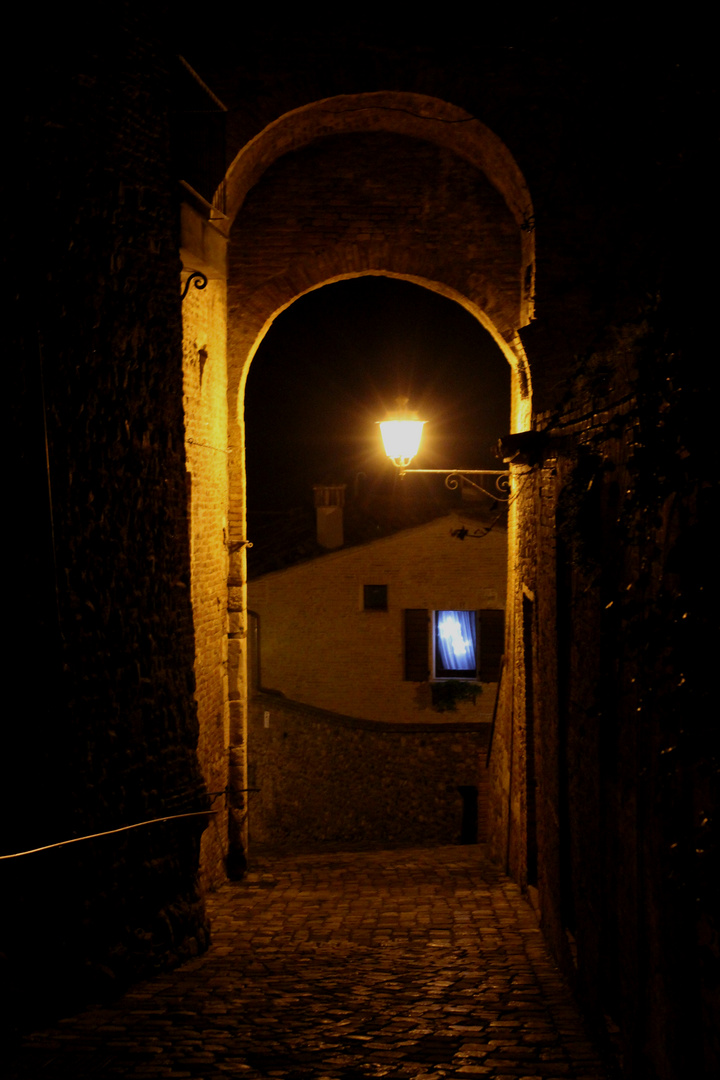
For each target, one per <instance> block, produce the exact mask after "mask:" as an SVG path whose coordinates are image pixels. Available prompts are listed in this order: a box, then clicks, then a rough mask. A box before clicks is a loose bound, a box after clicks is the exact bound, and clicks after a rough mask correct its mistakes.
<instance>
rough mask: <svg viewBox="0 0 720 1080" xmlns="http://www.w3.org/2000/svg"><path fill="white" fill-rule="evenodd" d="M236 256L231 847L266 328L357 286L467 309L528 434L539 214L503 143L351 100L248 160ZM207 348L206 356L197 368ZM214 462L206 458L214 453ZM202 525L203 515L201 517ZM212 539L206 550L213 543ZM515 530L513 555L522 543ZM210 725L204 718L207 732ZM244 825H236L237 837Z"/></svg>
mask: <svg viewBox="0 0 720 1080" xmlns="http://www.w3.org/2000/svg"><path fill="white" fill-rule="evenodd" d="M225 189H226V191H225V193H226V196H227V198H226V210H227V215H226V217H225V218H220V217H218V220H217V221H216V222H215V225H214V229H215V235H217V233H224V234H225V236H226V237H227V238H228V249H227V256H228V258H227V349H228V357H227V416H228V446H227V451H228V453H227V475H228V501H227V518H226V520H227V525H226V526H223V528H224V550H225V551H226V552H227V556H228V560H229V575H228V602H227V611H228V616H227V626H228V643H227V667H226V669H225V673H224V674H223V679H225V680H226V682H225V686H226V691H225V692H226V695H227V705H226V725H225V731H226V740H227V743H228V745H229V760H230V785H229V786H230V789H231V791H234V792H235V794H234V796H233V809H232V812H231V823H230V835H231V841H230V843H231V847H232V846H233V845H234V846H236V847H238V848H241V847H242V845H243V833H244V828H245V825H244V820H245V817H244V815H245V795H244V790H245V789H246V788H247V779H246V741H245V730H246V715H247V713H246V707H247V699H246V686H247V671H246V665H247V654H246V648H245V641H246V633H247V627H246V621H245V609H246V596H245V587H246V586H245V583H246V568H245V546H246V543H247V539H248V536H247V527H246V509H247V502H246V476H245V432H244V395H245V384H246V379H247V376H248V372H249V370H250V364H251V362H252V360H253V357H254V356H255V353H256V351H257V349H258V347H259V346H260V344H261V342H262V340H263V338H264V336H265V334H266V333H267V330H268V328H269V327H270V326H271V325H272V323H273V321H274V320H275V318H276V317H277V316H278V314H280V313H281V312H282V311H283V310H285V309H286V308H287V307H289V306H290V305H291V304H293V303H294V301H295V300H296V299H297V298H298V297H299V296H303V295H304V294H306V293H309V292H311V291H312V290H315V289H318V288H320V287H321V286H324V285H327V284H329V283H332V282H337V281H341V280H344V279H348V278H353V277H357V276H360V275H367V274H370V275H373V274H380V275H386V276H389V277H395V278H401V279H404V280H407V281H410V282H414V283H416V284H420V285H423V286H425V287H426V288H428V289H430V290H432V291H434V292H437V293H440V294H443V295H445V296H447V297H449V298H451V299H453V300H455V301H457V302H458V303H459V304H461V305H462V306H463V307H464V308H465V309H466V310H467V311H469V312H470V313H471V314H472V315H473V316H474V317H475V318H476V319H477V320H478V321H479V322H480V323H481V324H482V325H483V326H484V327H485V329H486V330H488V332H489V333H490V334H491V335H492V337H493V339H494V340H495V342H496V343H497V345H498V347H499V348H500V349H501V351H502V353H503V355H504V356H505V358H506V359H507V361H508V362H509V364H510V368H511V416H510V428H511V430H523V429H525V428H526V427H527V426H528V424H529V418H530V400H531V397H530V395H531V388H530V377H529V371H528V367H527V363H526V360H525V355H524V351H523V348H522V344H521V342H520V338H519V335H518V331H519V329H520V328H521V327H522V326H524V325H526V324H527V322H528V321H529V320H530V318H531V317H532V309H533V291H534V245H533V231H532V221H533V215H532V205H531V202H530V198H529V194H528V192H527V189H526V186H525V184H524V181H523V178H522V175H521V173H520V171H519V169H518V167H517V165H516V163H515V162H514V160H513V158H512V156H511V155H510V153H509V152H508V150H507V148H506V147H505V146H504V145H503V144H502V142H501V141H500V140H499V139H498V138H497V137H496V136H495V135H494V134H493V133H492V132H490V131H489V130H488V129H487V128H486V127H485V126H484V125H483V124H482V123H481V122H480V121H478V120H476V119H474V118H473V117H471V116H469V115H468V114H466V113H464V111H463V110H461V109H457V108H456V107H454V106H452V105H449V104H447V103H445V102H441V101H438V100H436V99H432V98H428V97H426V96H423V95H416V94H404V93H391V92H381V93H373V94H363V95H345V96H343V97H339V98H332V99H326V100H324V101H318V102H314V103H311V104H309V105H307V106H305V107H303V108H300V109H296V110H294V111H292V112H290V113H287V114H285V115H284V116H281V117H279V118H278V119H277V120H276V121H275V122H273V123H272V124H270V125H268V127H267V128H266V129H264V130H263V131H262V132H261V133H260V134H259V135H257V136H256V137H255V138H253V139H252V140H250V142H248V143H247V144H246V145H245V146H244V147H243V148H242V149H241V150H240V152H239V153H238V155H237V157H236V159H235V161H234V162H233V165H232V166H231V168H230V170H229V172H228V175H227V179H226V184H225ZM201 352H202V350H201V349H200V350H198V356H199V357H200V356H201ZM209 452H210V451H208V453H209ZM196 518H197V520H198V521H199V515H196ZM213 529H214V533H213V536H212V537H209V536H208V537H206V538H205V540H204V539H203V535H202V533H203V530H202V527H200V528H199V529H197V530H196V529H195V527H194V529H193V531H194V535H195V534H196V533H197V546H198V548H201V547H202V550H209V548H210V547H211V546H217V534H218V529H217V523H215V524H214V525H213ZM512 529H513V525H512V521H511V523H510V544H511V546H512V544H513V537H512ZM202 727H203V719H202V717H201V730H202ZM233 821H234V824H233Z"/></svg>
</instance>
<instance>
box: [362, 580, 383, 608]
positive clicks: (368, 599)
mask: <svg viewBox="0 0 720 1080" xmlns="http://www.w3.org/2000/svg"><path fill="white" fill-rule="evenodd" d="M363 608H364V610H365V611H387V585H363Z"/></svg>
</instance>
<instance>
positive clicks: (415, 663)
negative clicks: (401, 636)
mask: <svg viewBox="0 0 720 1080" xmlns="http://www.w3.org/2000/svg"><path fill="white" fill-rule="evenodd" d="M429 625H430V620H429V618H428V612H427V608H406V609H405V681H406V682H425V680H426V679H428V678H429V677H430V669H429V667H428V653H429V640H428V637H429Z"/></svg>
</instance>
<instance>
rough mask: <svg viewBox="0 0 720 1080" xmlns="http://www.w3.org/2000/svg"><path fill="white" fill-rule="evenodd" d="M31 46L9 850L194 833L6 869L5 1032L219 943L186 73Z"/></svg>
mask: <svg viewBox="0 0 720 1080" xmlns="http://www.w3.org/2000/svg"><path fill="white" fill-rule="evenodd" d="M59 40H62V38H60V39H59ZM33 41H34V43H36V44H37V48H38V52H37V53H35V52H34V53H33V56H32V60H31V61H29V62H28V66H27V67H26V68H24V69H23V75H22V77H21V79H20V87H19V88H18V96H17V101H18V103H19V106H18V113H19V116H18V117H17V127H16V130H15V131H14V132H13V134H14V135H17V139H18V143H17V154H18V158H17V160H18V161H22V168H20V169H18V171H17V175H16V177H15V180H14V183H15V187H14V188H13V191H12V195H11V194H10V193H9V192H8V191H7V190H6V191H5V192H4V195H3V206H4V208H5V209H10V211H11V213H10V215H9V217H8V219H7V220H6V223H5V232H4V236H5V241H6V245H7V249H8V250H9V251H10V252H11V260H10V261H11V265H12V266H13V268H14V286H13V290H14V298H15V300H16V308H15V314H16V319H15V321H14V322H13V323H11V324H10V341H9V342H8V343H7V344H8V350H9V353H11V354H12V357H13V363H12V365H11V367H10V369H9V371H8V375H9V377H11V384H10V386H9V387H8V402H9V403H10V409H9V413H8V421H9V425H10V432H9V434H10V438H9V440H8V445H9V451H8V453H9V457H10V460H9V462H8V474H9V477H10V478H11V479H10V481H9V483H8V485H7V488H6V495H7V498H8V505H9V506H10V507H11V508H12V514H13V517H14V519H15V520H16V522H17V523H18V528H17V530H16V532H15V534H14V539H13V544H12V551H11V557H10V562H9V565H12V573H11V574H9V575H8V581H7V583H6V601H7V603H8V610H12V611H13V612H14V617H13V627H12V630H11V632H10V635H9V637H10V640H9V642H8V645H7V647H8V649H9V655H8V657H7V661H8V669H9V670H10V671H12V673H13V675H12V677H13V681H14V686H15V689H16V694H15V696H14V698H13V701H14V703H13V704H12V705H11V706H10V712H11V716H10V717H9V718H8V723H7V725H6V727H5V729H4V736H3V737H4V746H3V760H4V762H5V765H6V770H5V777H4V780H3V796H4V797H6V798H7V799H8V805H7V807H6V808H5V811H4V813H3V853H15V852H22V851H26V850H28V849H34V848H38V847H41V846H44V845H52V844H55V843H59V842H62V841H66V840H70V839H73V838H79V837H83V836H87V835H89V834H95V833H101V832H107V831H108V830H113V829H119V828H123V827H125V826H131V825H134V824H136V823H138V822H143V821H148V820H151V819H155V818H159V817H163V816H167V815H172V814H177V813H195V812H197V813H198V816H194V817H188V818H182V819H176V820H172V821H168V822H167V823H166V824H161V823H159V824H153V825H148V826H145V827H143V828H137V829H132V830H130V831H127V832H122V833H115V834H113V835H107V836H102V837H100V838H98V839H95V840H88V841H81V842H78V843H74V844H70V845H67V846H63V847H56V848H53V849H52V850H46V851H40V852H38V853H37V854H33V855H26V856H23V857H20V858H14V859H9V860H7V861H3V862H2V864H0V865H2V870H3V889H2V891H3V898H4V913H3V920H2V928H1V929H2V933H3V942H2V946H1V947H0V952H1V953H2V954H3V964H4V965H5V968H4V970H3V973H2V974H3V984H4V989H6V990H8V992H9V1001H8V1007H7V1009H3V1011H2V1016H3V1021H5V1020H7V1019H8V1018H9V1019H10V1022H11V1023H12V1020H13V1017H14V1015H15V1012H16V1010H17V1011H19V1013H20V1014H21V1016H22V1017H25V1018H27V1017H28V1016H31V1017H32V1018H33V1019H34V1020H35V1022H38V1021H39V1020H40V1019H41V1018H42V1016H43V1010H44V1009H46V1008H47V1009H48V1010H52V1009H55V1008H58V1007H61V1008H65V1009H71V1008H73V1007H74V1006H75V1005H77V1003H78V1002H80V1001H82V1000H83V999H84V998H85V997H87V996H91V997H92V996H95V997H97V996H102V995H104V994H111V993H113V992H114V991H115V990H116V989H117V988H118V987H120V986H122V985H124V984H126V983H127V981H129V980H132V979H133V978H137V977H138V976H140V975H142V974H143V973H145V972H148V971H150V970H153V969H155V968H157V967H158V966H162V965H164V964H167V963H176V962H178V960H180V959H181V958H182V957H187V956H190V955H193V954H195V953H197V952H198V950H201V949H202V948H204V947H205V945H206V943H207V925H206V922H205V917H204V912H203V906H202V903H201V901H200V898H199V894H198V891H197V885H196V875H197V865H198V850H199V845H200V836H201V834H202V832H203V829H204V828H205V826H206V823H207V815H206V814H205V811H206V810H207V808H208V801H207V796H206V793H205V785H204V783H203V778H202V775H201V772H200V769H199V768H198V761H197V751H196V748H197V741H198V723H197V714H196V706H195V700H194V696H193V695H194V689H195V683H194V676H193V659H194V641H193V622H192V609H191V603H190V558H189V543H188V541H189V529H188V498H187V488H186V477H185V457H184V450H183V443H184V431H183V407H182V406H183V402H182V337H181V323H180V269H181V267H180V260H179V256H178V250H179V234H178V210H179V207H178V200H177V199H176V197H175V194H174V193H175V187H174V183H173V180H172V176H171V173H170V145H169V122H168V117H169V110H170V88H169V84H170V77H169V69H168V66H167V65H166V63H165V58H164V57H163V56H162V55H161V54H160V53H159V52H158V50H157V49H156V48H155V47H154V46H153V45H152V44H150V43H148V41H147V40H146V39H145V38H144V37H143V36H142V35H141V34H139V33H138V32H137V31H136V29H135V28H134V27H132V26H130V27H128V26H127V25H125V24H123V23H122V21H121V24H120V25H117V26H116V27H115V31H114V35H113V47H112V49H109V50H105V51H103V50H101V49H92V48H88V49H83V48H80V42H77V43H76V45H77V46H78V51H77V52H75V53H73V54H72V55H70V54H69V53H68V54H66V53H65V52H64V51H63V50H62V49H58V48H57V42H56V41H53V42H52V44H51V45H50V46H49V47H48V49H47V50H46V51H45V52H43V49H42V42H41V41H37V40H36V38H35V36H33ZM19 206H23V207H26V208H30V207H31V208H33V212H32V213H31V214H24V213H22V214H21V213H19V212H18V210H17V208H18V207H19ZM9 700H10V699H9Z"/></svg>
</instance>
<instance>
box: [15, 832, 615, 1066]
mask: <svg viewBox="0 0 720 1080" xmlns="http://www.w3.org/2000/svg"><path fill="white" fill-rule="evenodd" d="M209 910H210V915H211V918H212V926H213V945H212V947H211V949H210V951H209V952H208V953H206V954H205V955H204V956H201V957H199V958H197V959H195V960H193V961H191V962H190V963H187V964H185V965H184V966H183V967H181V968H179V969H177V970H176V971H174V972H171V973H169V974H166V975H162V976H158V977H156V978H154V979H151V980H149V981H147V982H144V983H142V984H140V985H138V986H137V987H135V988H134V989H133V990H132V991H131V992H130V993H127V994H126V995H125V996H124V997H123V998H122V999H120V1000H119V1001H118V1002H117V1003H115V1004H114V1005H113V1006H112V1007H103V1008H93V1009H90V1010H87V1011H85V1012H83V1013H81V1014H80V1015H79V1016H76V1017H72V1018H69V1019H66V1020H63V1021H61V1022H60V1023H59V1024H57V1025H56V1026H54V1027H52V1028H50V1029H48V1030H45V1031H41V1032H37V1033H35V1034H33V1035H31V1036H28V1037H27V1038H26V1039H25V1040H24V1042H23V1045H22V1048H21V1049H20V1051H19V1053H18V1054H17V1056H16V1057H15V1058H14V1060H13V1062H12V1063H11V1066H10V1070H9V1072H8V1073H6V1074H5V1075H6V1076H8V1077H12V1078H32V1080H51V1078H53V1077H63V1078H71V1077H72V1078H73V1080H78V1078H81V1077H129V1078H134V1080H135V1078H137V1080H141V1078H143V1080H150V1078H153V1080H155V1078H160V1077H168V1078H170V1077H172V1078H181V1077H189V1078H194V1080H200V1078H209V1077H243V1078H245V1077H247V1078H255V1077H281V1078H286V1080H305V1078H309V1080H310V1078H312V1080H341V1078H342V1080H350V1078H354V1080H361V1078H371V1077H388V1078H401V1077H402V1078H408V1077H410V1078H418V1080H420V1078H425V1077H426V1078H431V1077H432V1078H435V1077H458V1078H460V1077H463V1078H469V1077H495V1076H497V1077H503V1078H505V1080H511V1078H516V1080H520V1078H522V1080H534V1078H543V1080H552V1078H554V1077H556V1078H563V1080H568V1078H571V1080H604V1077H605V1073H604V1071H603V1068H602V1066H601V1064H600V1061H599V1059H598V1056H597V1054H596V1052H595V1050H594V1048H593V1046H592V1045H591V1043H590V1042H589V1041H588V1038H587V1036H586V1033H585V1031H584V1028H583V1024H582V1022H581V1020H580V1018H579V1015H578V1012H577V1010H576V1008H575V1006H574V1004H573V1001H572V998H571V997H570V995H569V993H568V991H567V988H566V986H565V984H564V981H563V980H562V978H561V977H560V975H559V973H558V972H557V970H556V968H555V967H554V965H553V963H552V961H551V959H550V957H549V955H548V952H547V950H546V948H545V946H544V943H543V939H542V937H541V935H540V932H539V931H538V929H537V926H536V923H535V918H534V915H533V913H532V911H531V909H530V908H529V906H528V905H527V903H526V902H525V900H524V899H523V898H522V896H521V894H520V891H519V889H518V888H517V887H516V886H515V885H513V884H512V883H510V882H509V881H508V880H507V879H506V878H504V877H503V876H502V875H501V874H499V873H498V872H497V871H495V870H494V869H493V868H491V867H490V866H489V865H488V864H487V863H485V862H484V861H483V857H482V848H480V847H473V846H467V847H443V848H435V849H423V850H420V849H404V850H395V851H370V852H367V851H365V852H357V851H354V852H344V853H338V852H332V851H329V852H323V853H322V854H304V855H278V854H276V855H264V856H262V857H261V858H258V859H256V860H255V861H254V864H253V872H252V873H251V874H250V875H249V876H248V878H247V879H246V880H245V881H244V882H242V883H237V884H230V885H227V886H225V887H224V888H223V889H222V890H221V891H220V892H218V893H217V894H216V895H214V896H212V897H210V900H209Z"/></svg>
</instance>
